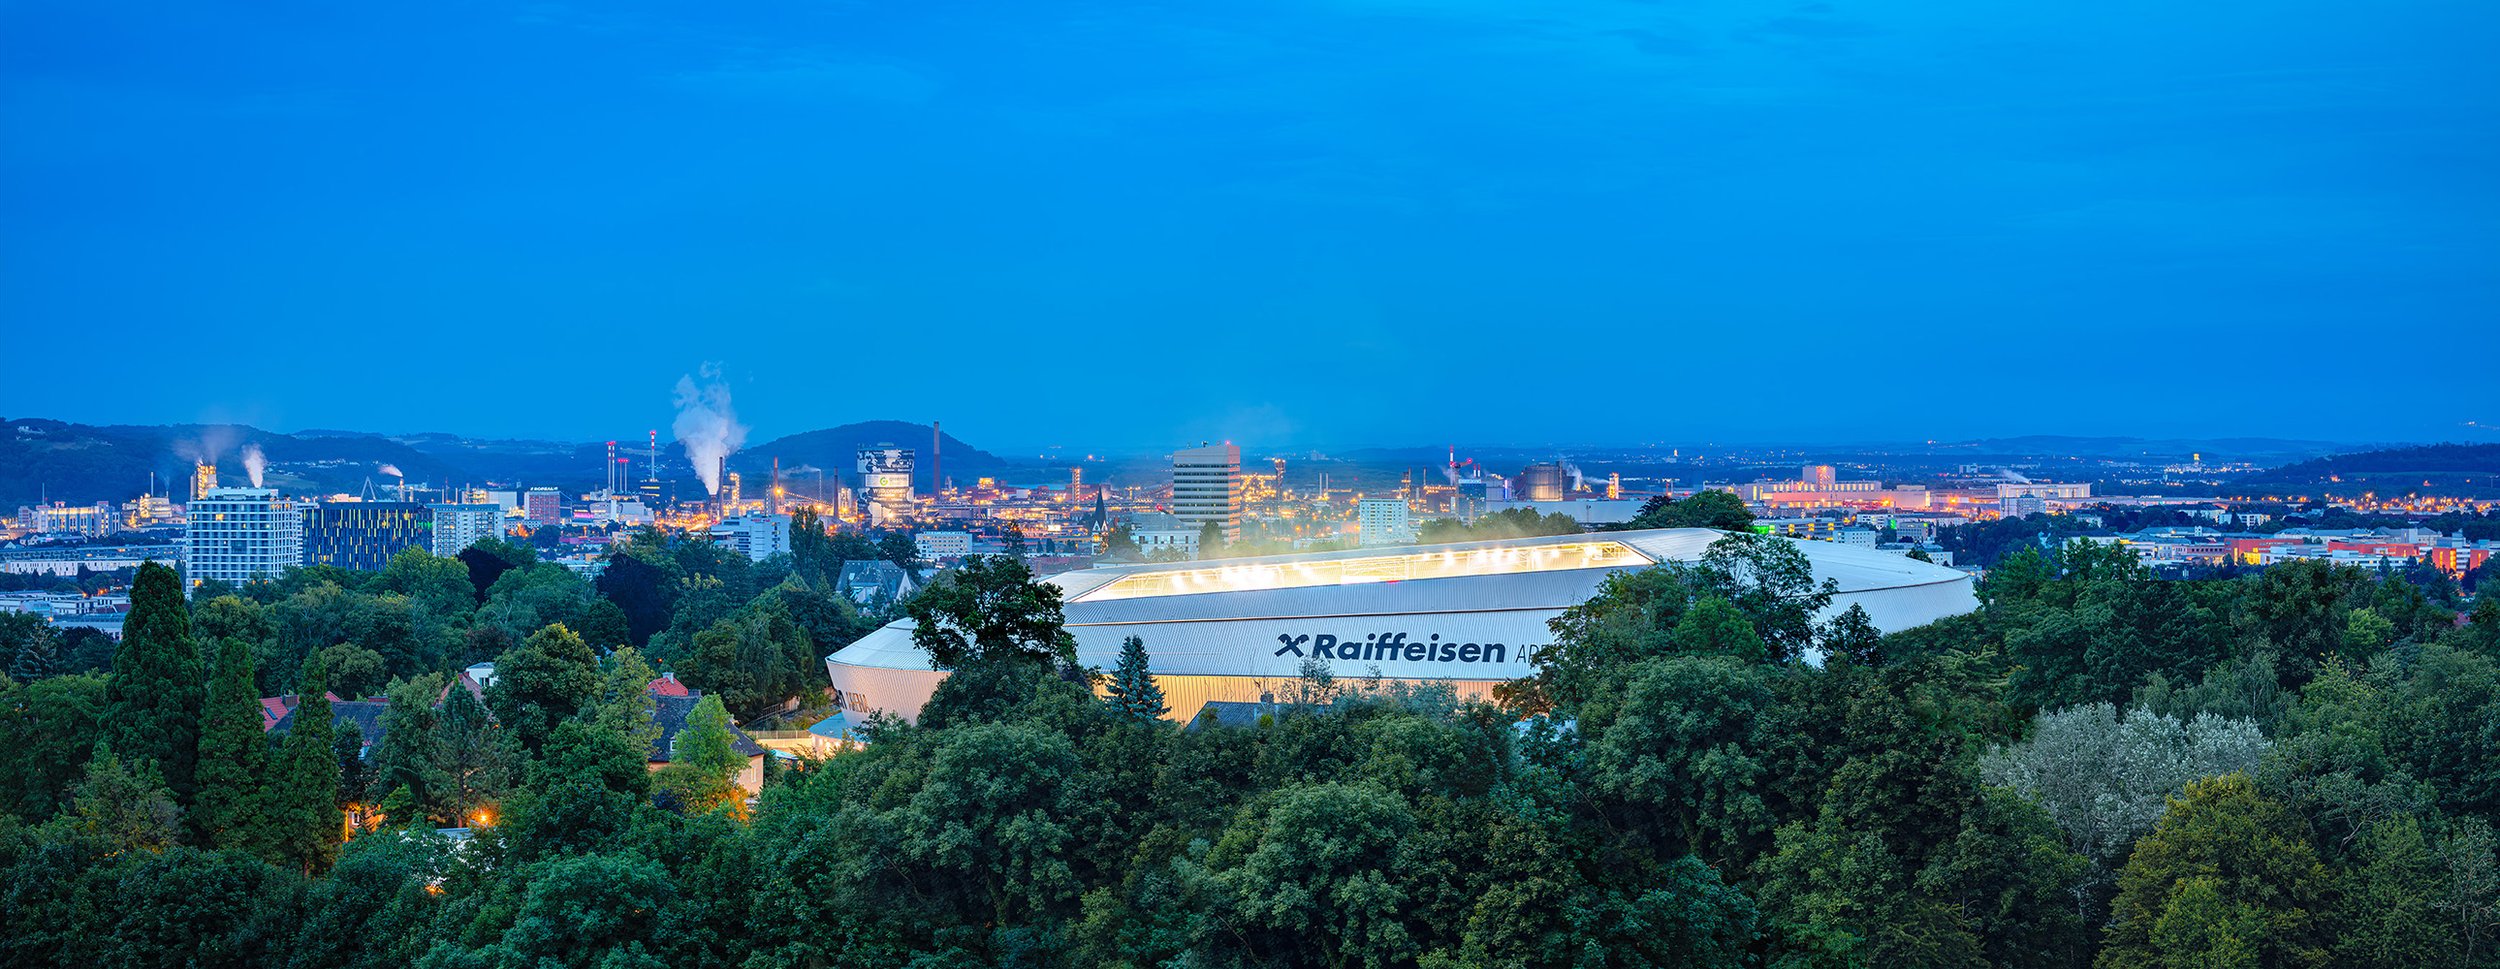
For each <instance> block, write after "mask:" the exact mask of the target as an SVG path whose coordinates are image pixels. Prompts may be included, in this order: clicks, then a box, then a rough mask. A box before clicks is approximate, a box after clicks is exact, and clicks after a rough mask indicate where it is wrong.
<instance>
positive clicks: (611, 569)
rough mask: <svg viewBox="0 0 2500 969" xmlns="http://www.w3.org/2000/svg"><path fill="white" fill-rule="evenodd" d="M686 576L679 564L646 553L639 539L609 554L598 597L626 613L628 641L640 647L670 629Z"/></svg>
mask: <svg viewBox="0 0 2500 969" xmlns="http://www.w3.org/2000/svg"><path fill="white" fill-rule="evenodd" d="M655 559H657V560H656V561H655ZM683 577H684V574H683V573H681V572H679V571H677V566H676V563H674V562H671V561H668V560H666V559H664V558H658V557H656V556H653V555H650V554H647V553H646V552H645V551H644V549H643V543H642V542H641V540H640V539H639V537H638V538H637V539H636V540H635V541H633V542H628V543H620V547H618V548H615V549H613V550H611V551H609V553H608V564H607V567H606V568H605V569H603V570H601V571H600V573H599V580H598V582H597V583H596V584H597V587H598V590H599V598H601V599H604V600H606V601H607V602H609V603H610V604H612V605H614V606H616V607H617V611H619V612H622V613H624V614H625V628H626V632H627V637H626V638H627V642H628V643H629V644H630V645H634V646H641V645H643V644H645V643H648V642H650V641H651V637H652V636H653V635H654V634H656V633H658V632H659V631H660V630H663V629H666V628H668V621H669V617H670V615H671V614H672V612H673V610H674V609H675V608H676V605H677V588H678V585H677V583H678V580H679V579H681V578H683Z"/></svg>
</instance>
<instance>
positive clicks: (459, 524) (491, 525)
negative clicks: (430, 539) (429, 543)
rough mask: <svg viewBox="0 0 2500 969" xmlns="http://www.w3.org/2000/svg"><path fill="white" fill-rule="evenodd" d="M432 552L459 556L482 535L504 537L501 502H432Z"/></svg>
mask: <svg viewBox="0 0 2500 969" xmlns="http://www.w3.org/2000/svg"><path fill="white" fill-rule="evenodd" d="M433 511H434V554H436V555H446V556H449V555H458V554H460V553H461V552H463V551H466V550H467V549H468V547H469V546H471V545H475V544H477V542H478V539H481V538H502V537H503V506H502V505H435V506H433Z"/></svg>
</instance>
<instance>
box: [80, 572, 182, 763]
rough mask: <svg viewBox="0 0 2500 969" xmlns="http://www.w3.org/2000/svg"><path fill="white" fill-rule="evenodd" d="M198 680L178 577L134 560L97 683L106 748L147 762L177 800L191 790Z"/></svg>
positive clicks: (133, 760)
mask: <svg viewBox="0 0 2500 969" xmlns="http://www.w3.org/2000/svg"><path fill="white" fill-rule="evenodd" d="M206 683H207V677H205V676H204V675H202V671H201V669H200V652H199V647H198V646H197V645H196V644H194V643H193V642H192V640H191V613H190V610H189V609H187V608H185V607H184V605H183V602H182V579H181V578H180V577H179V576H177V575H175V574H174V570H172V569H170V568H167V567H165V566H162V565H158V564H156V563H154V562H148V563H145V564H142V565H140V566H139V573H138V576H137V578H136V579H134V580H133V582H132V584H131V588H130V616H129V618H128V619H126V620H124V621H123V623H122V643H121V648H119V649H117V650H115V651H114V652H113V676H112V678H111V679H109V680H107V681H105V693H104V696H105V702H106V705H107V709H106V711H105V722H106V723H107V724H109V725H110V736H111V738H112V742H113V749H114V751H115V752H117V753H119V754H121V755H122V756H124V757H126V758H128V759H129V760H130V761H132V762H133V763H134V764H146V765H150V769H152V770H154V771H155V772H156V774H157V776H159V777H162V778H163V779H164V781H165V784H166V786H167V787H168V788H169V789H171V790H172V791H173V792H174V799H175V800H176V802H178V803H188V802H189V801H190V798H191V795H192V793H193V792H194V791H196V790H197V787H196V786H195V779H194V776H193V775H194V774H195V772H196V770H197V764H198V758H199V749H200V705H201V704H202V703H203V702H205V700H206V697H205V694H206V692H207V691H206Z"/></svg>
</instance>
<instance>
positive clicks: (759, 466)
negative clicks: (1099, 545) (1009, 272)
mask: <svg viewBox="0 0 2500 969" xmlns="http://www.w3.org/2000/svg"><path fill="white" fill-rule="evenodd" d="M208 441H214V442H216V444H217V448H218V450H220V451H221V453H222V457H221V459H220V460H219V461H218V468H219V471H220V478H221V479H222V481H223V482H224V483H227V484H236V483H240V482H242V481H243V480H244V477H243V468H242V464H241V459H240V451H241V448H242V446H243V445H245V444H254V445H258V446H259V447H260V449H261V450H262V452H263V453H264V454H266V455H267V456H268V459H269V463H270V471H269V479H268V480H269V482H270V484H272V485H273V486H276V487H280V488H284V489H287V490H289V491H295V492H301V493H311V494H322V493H336V492H350V493H352V492H355V491H357V490H358V489H359V488H361V487H362V486H363V485H364V483H365V481H366V480H367V479H372V480H373V482H374V483H375V484H376V485H377V486H386V485H388V484H391V483H393V482H394V481H395V480H396V479H391V478H388V477H386V476H384V475H382V474H380V472H379V470H378V469H379V468H380V466H382V465H385V464H389V465H394V466H396V467H398V468H399V469H400V470H401V471H404V472H406V473H407V475H408V478H409V480H411V481H418V482H431V483H435V484H438V485H463V484H474V485H484V484H487V483H489V482H497V483H503V484H514V483H519V484H525V485H554V486H557V487H561V488H564V489H566V490H568V491H579V490H584V489H591V488H596V487H598V486H599V485H600V483H601V482H602V481H603V479H604V478H605V463H606V460H607V453H606V452H607V443H606V442H604V441H582V442H571V441H543V440H519V439H498V438H468V437H461V436H459V435H456V434H445V433H439V432H421V433H411V434H379V433H370V432H365V431H352V430H338V429H326V428H325V429H317V430H308V431H299V432H296V433H293V434H280V433H277V432H275V431H266V430H262V429H260V428H257V427H252V426H249V425H244V424H213V425H203V424H172V425H95V424H78V423H72V422H68V421H58V420H50V419H46V418H24V417H22V418H14V419H7V420H4V421H0V514H6V513H9V512H13V511H15V510H16V508H17V506H19V505H32V504H35V503H36V502H37V501H39V500H42V499H44V498H46V497H49V498H51V499H53V500H58V501H70V502H77V503H87V502H95V501H114V502H122V501H128V500H130V499H131V498H134V497H136V496H137V495H138V494H139V493H140V492H141V491H143V490H145V489H146V488H147V486H148V473H149V472H151V471H153V472H155V473H156V481H157V489H158V491H159V492H162V493H168V494H173V495H176V496H177V498H178V499H179V498H180V497H183V496H184V495H183V493H184V491H185V489H186V488H187V487H188V484H189V481H190V475H191V459H190V458H189V457H187V455H189V454H191V453H195V452H197V451H198V450H200V448H201V447H202V446H203V442H208ZM886 443H890V444H893V445H894V446H896V447H907V448H911V449H913V450H914V451H916V452H918V457H919V468H918V471H917V473H916V474H915V475H914V481H915V483H916V486H917V487H918V488H919V489H921V490H922V491H923V492H924V493H925V492H926V491H927V490H928V489H929V488H930V486H931V484H932V483H933V482H932V478H931V474H932V473H933V472H934V471H935V468H934V467H932V464H933V462H932V461H931V460H930V457H931V455H930V453H929V426H928V425H926V424H914V423H911V422H909V421H863V422H860V423H856V424H844V425H842V426H840V427H830V428H825V429H822V430H815V431H807V432H803V433H799V434H792V435H789V436H787V437H781V438H775V439H773V440H770V441H765V442H762V443H758V444H749V445H747V446H746V447H745V448H744V449H742V450H740V451H739V452H738V453H737V454H734V455H732V456H730V459H729V464H730V467H731V468H732V469H735V470H737V471H738V472H740V473H741V474H743V475H745V476H746V480H747V481H749V482H759V481H761V480H762V476H764V475H767V474H769V473H770V471H771V468H772V463H773V459H774V458H776V457H778V458H780V459H781V466H782V468H783V469H784V470H788V471H796V469H798V468H801V467H806V466H811V465H812V466H814V467H817V468H822V469H824V473H825V478H826V480H827V482H828V484H830V483H832V482H834V481H837V480H839V481H842V482H844V483H849V482H850V480H851V476H852V475H853V474H855V473H856V472H857V469H858V462H857V455H858V451H859V449H860V448H862V447H869V446H873V445H877V444H886ZM617 445H618V448H617V451H618V454H619V456H621V457H624V458H626V459H627V461H628V462H629V464H628V471H629V474H630V475H631V476H632V477H633V478H635V479H637V480H639V479H640V478H641V477H642V476H643V475H644V474H645V473H647V468H646V465H647V463H648V458H647V455H648V454H649V450H648V449H649V444H648V442H647V441H646V440H631V441H622V440H621V441H618V442H617ZM659 457H660V476H661V478H663V479H665V480H668V481H671V482H675V483H679V484H684V485H689V486H690V485H691V483H692V478H693V474H692V469H690V468H689V467H688V466H687V464H686V459H685V453H684V452H683V451H682V450H681V449H680V448H679V447H678V446H677V444H676V443H675V442H673V441H669V440H666V439H663V440H661V441H660V455H659ZM1015 467H1017V465H1015V464H1013V463H1011V462H1009V461H1007V460H1005V459H1003V458H1000V457H999V456H997V455H995V454H991V453H990V452H988V451H984V450H981V449H980V448H976V447H973V446H972V445H970V444H968V443H965V442H964V441H963V440H962V439H961V438H957V437H954V436H952V435H949V436H947V438H946V475H947V477H950V478H953V479H955V480H956V481H957V482H959V483H963V484H970V483H971V481H972V480H973V479H974V478H978V477H982V476H984V475H996V474H999V473H1002V472H1006V471H1010V470H1012V469H1013V468H1015ZM809 476H810V477H813V475H812V473H811V474H810V475H809ZM680 493H681V494H693V493H695V492H694V490H693V489H692V488H691V487H687V488H682V489H680Z"/></svg>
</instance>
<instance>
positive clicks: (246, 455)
mask: <svg viewBox="0 0 2500 969" xmlns="http://www.w3.org/2000/svg"><path fill="white" fill-rule="evenodd" d="M268 470H269V459H268V458H267V457H266V456H263V455H262V454H261V453H260V445H258V444H246V445H243V473H244V474H247V475H250V476H251V477H252V487H255V488H258V487H260V479H261V475H262V474H264V473H267V472H268Z"/></svg>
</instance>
